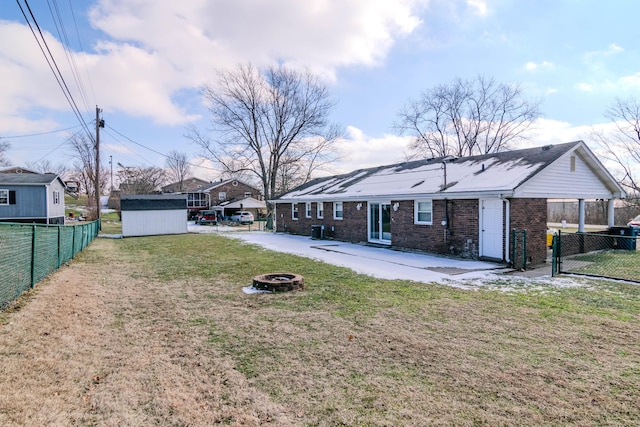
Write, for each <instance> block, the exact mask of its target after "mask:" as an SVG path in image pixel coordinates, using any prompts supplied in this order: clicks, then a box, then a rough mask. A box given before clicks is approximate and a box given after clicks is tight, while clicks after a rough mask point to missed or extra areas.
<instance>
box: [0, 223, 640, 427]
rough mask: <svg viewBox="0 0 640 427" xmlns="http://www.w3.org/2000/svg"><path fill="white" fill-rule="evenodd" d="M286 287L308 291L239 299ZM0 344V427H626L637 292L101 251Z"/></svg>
mask: <svg viewBox="0 0 640 427" xmlns="http://www.w3.org/2000/svg"><path fill="white" fill-rule="evenodd" d="M276 270H286V271H292V272H295V273H298V274H302V275H303V276H305V284H306V286H307V287H306V289H305V290H304V291H302V292H296V293H287V294H260V295H245V294H243V293H242V291H241V288H242V287H243V286H247V285H248V284H250V283H251V278H252V277H253V276H255V275H256V274H260V273H265V272H270V271H276ZM40 287H41V291H40V292H38V293H37V295H35V296H34V298H33V300H32V301H30V302H29V303H28V304H27V305H26V306H25V307H24V308H23V309H22V310H20V311H18V312H17V313H13V314H9V315H7V316H6V317H7V318H8V319H9V320H10V322H11V323H10V324H8V325H3V326H2V327H1V328H0V348H2V349H4V351H3V362H6V363H3V365H2V372H1V375H0V382H3V384H2V386H3V387H4V389H5V390H14V389H15V390H16V391H15V392H14V393H11V394H3V397H0V423H1V424H3V425H23V424H63V425H68V424H79V425H148V424H159V425H215V424H231V425H262V424H272V425H434V424H440V425H452V424H454V425H472V424H488V425H504V424H520V425H540V424H578V425H587V424H588V425H593V424H604V425H629V424H633V423H634V422H635V421H637V419H636V417H637V410H638V404H639V402H640V386H639V385H638V384H640V350H639V348H638V346H637V342H638V340H639V338H640V332H639V331H640V328H638V326H639V325H638V323H639V320H640V319H639V318H638V315H637V313H638V309H639V308H640V292H639V291H638V288H637V287H634V286H628V285H624V284H611V283H607V282H599V283H598V284H597V285H595V286H594V288H590V289H586V288H573V289H552V288H549V289H547V290H545V291H544V292H532V293H523V292H520V293H504V292H495V291H490V292H488V291H464V290H459V289H453V288H448V287H444V286H438V285H423V284H416V283H410V282H403V281H386V280H376V279H372V278H369V277H366V276H363V275H357V274H354V273H352V272H350V271H348V270H346V269H343V268H338V267H333V266H329V265H326V264H322V263H318V262H315V261H312V260H309V259H305V258H300V257H295V256H291V255H284V254H278V253H274V252H270V251H266V250H262V249H260V248H257V247H253V246H249V245H245V244H242V243H240V242H238V241H236V240H232V239H226V238H224V237H220V236H216V235H186V236H167V237H149V238H137V239H124V240H109V239H98V240H96V241H95V242H94V243H92V245H91V246H90V247H89V248H88V249H87V250H86V251H85V252H84V253H83V254H82V255H81V256H80V257H79V258H78V259H77V260H76V261H74V262H72V264H71V266H70V267H68V268H64V269H62V270H61V271H60V272H58V273H56V274H54V275H53V276H52V277H51V278H50V279H49V280H47V281H46V282H45V283H43V284H42V285H40Z"/></svg>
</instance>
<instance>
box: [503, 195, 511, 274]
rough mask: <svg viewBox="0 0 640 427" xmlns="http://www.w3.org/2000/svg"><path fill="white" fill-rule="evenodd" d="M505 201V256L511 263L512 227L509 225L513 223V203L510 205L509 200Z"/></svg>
mask: <svg viewBox="0 0 640 427" xmlns="http://www.w3.org/2000/svg"><path fill="white" fill-rule="evenodd" d="M503 201H504V203H505V206H504V209H505V213H504V216H505V221H504V235H505V237H504V239H505V248H506V250H505V254H506V255H505V261H507V262H511V259H510V257H509V254H510V253H511V251H510V250H509V248H510V245H509V244H510V239H509V238H510V234H511V233H510V228H511V227H509V224H510V223H511V203H509V199H503Z"/></svg>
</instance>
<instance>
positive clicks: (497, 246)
mask: <svg viewBox="0 0 640 427" xmlns="http://www.w3.org/2000/svg"><path fill="white" fill-rule="evenodd" d="M502 225H503V211H502V200H500V199H486V200H480V249H481V251H480V256H483V257H487V258H496V259H502V258H503V254H502V242H503V238H502V237H503V236H502V230H503V227H502Z"/></svg>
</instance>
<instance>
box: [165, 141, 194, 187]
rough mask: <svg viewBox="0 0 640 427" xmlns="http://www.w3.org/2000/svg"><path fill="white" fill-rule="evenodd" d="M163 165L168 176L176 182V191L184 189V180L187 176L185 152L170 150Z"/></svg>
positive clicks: (187, 166)
mask: <svg viewBox="0 0 640 427" xmlns="http://www.w3.org/2000/svg"><path fill="white" fill-rule="evenodd" d="M165 166H166V167H167V169H168V178H169V179H171V180H172V181H173V182H176V183H177V186H176V191H178V192H181V191H184V180H185V179H186V178H187V177H188V176H189V170H190V168H189V159H188V158H187V154H186V153H180V152H178V151H176V150H172V151H171V152H170V153H169V155H168V156H167V160H166V161H165Z"/></svg>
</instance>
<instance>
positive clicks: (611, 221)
mask: <svg viewBox="0 0 640 427" xmlns="http://www.w3.org/2000/svg"><path fill="white" fill-rule="evenodd" d="M615 201H616V199H609V216H608V219H609V228H611V227H613V226H614V225H616V218H615V217H616V210H615Z"/></svg>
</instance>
